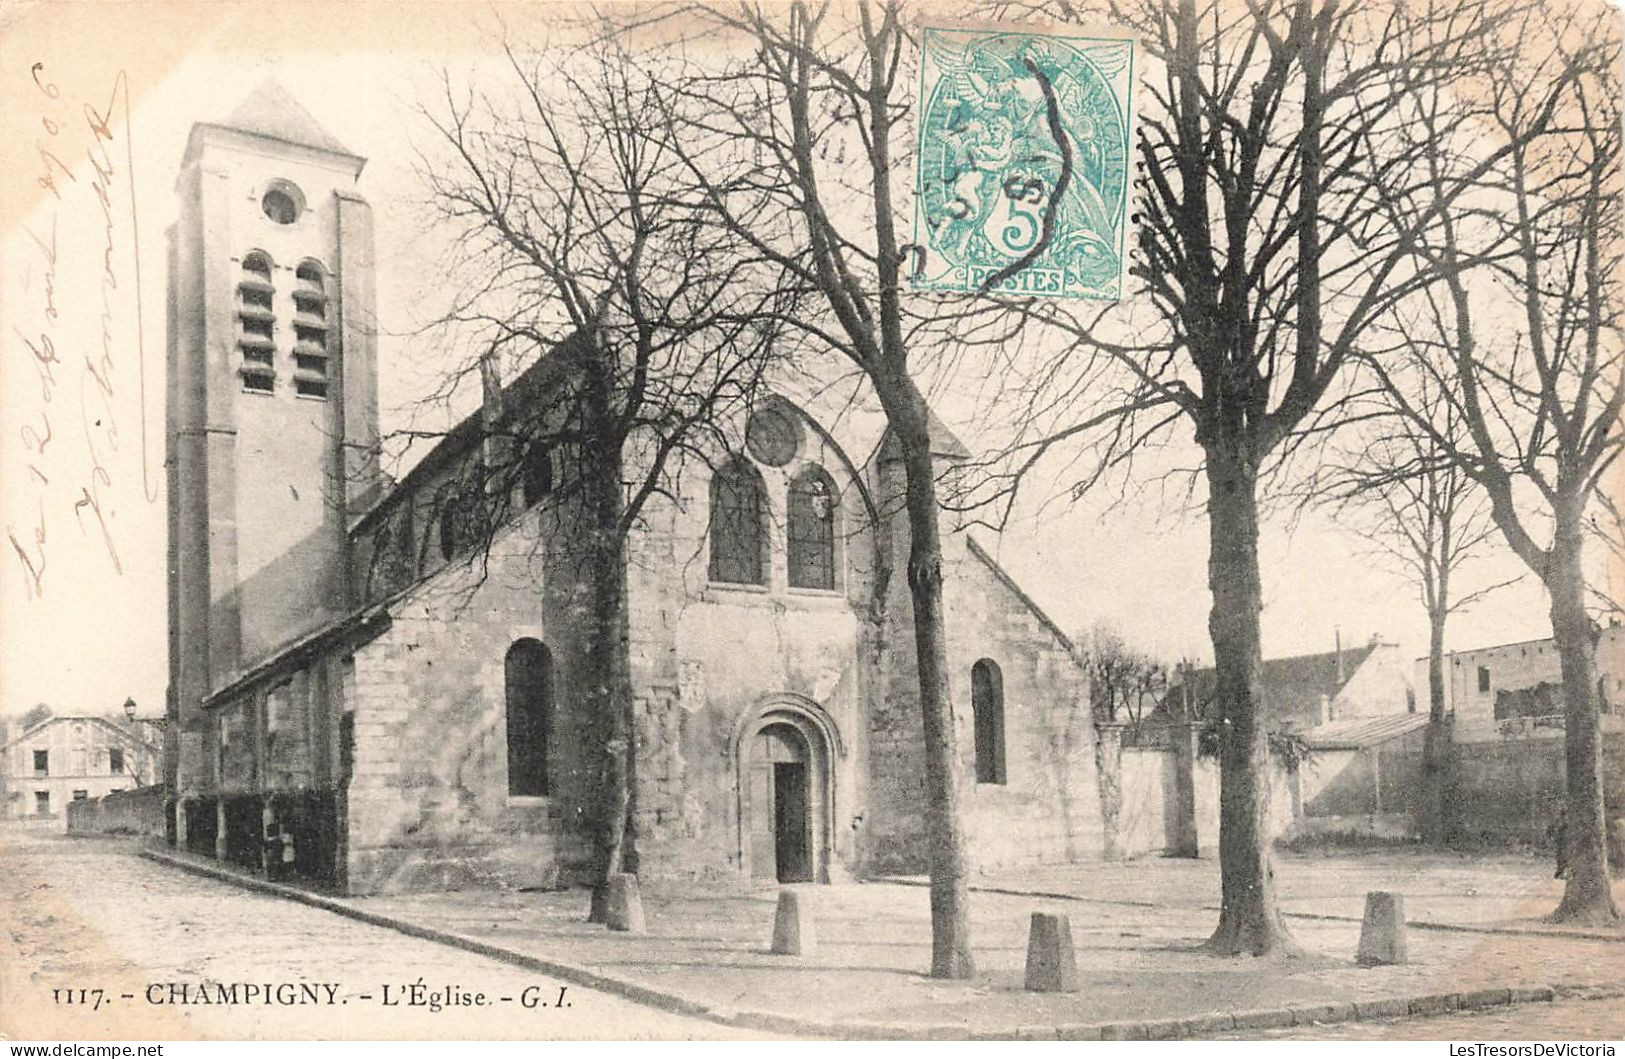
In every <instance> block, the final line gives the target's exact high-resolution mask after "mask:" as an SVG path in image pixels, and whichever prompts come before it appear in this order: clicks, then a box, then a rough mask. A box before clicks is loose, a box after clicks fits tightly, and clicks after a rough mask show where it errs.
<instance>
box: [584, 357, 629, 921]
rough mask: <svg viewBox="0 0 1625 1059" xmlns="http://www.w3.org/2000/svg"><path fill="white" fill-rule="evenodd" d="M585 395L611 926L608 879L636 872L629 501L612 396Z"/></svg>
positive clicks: (602, 820)
mask: <svg viewBox="0 0 1625 1059" xmlns="http://www.w3.org/2000/svg"><path fill="white" fill-rule="evenodd" d="M585 389H586V391H587V392H585V393H584V394H583V402H582V403H583V406H584V407H585V408H586V409H588V413H589V414H588V417H587V418H589V420H591V421H596V422H597V423H598V424H599V425H600V426H601V427H603V429H601V430H600V432H599V433H600V437H599V440H598V441H597V442H596V443H594V444H593V445H592V446H591V447H590V448H589V449H588V450H587V451H584V452H583V453H582V454H581V473H582V490H583V498H584V507H585V509H586V511H585V515H586V519H587V520H588V526H587V536H588V538H589V540H588V543H587V554H586V556H585V563H584V566H585V568H586V575H587V585H588V593H589V599H588V610H589V615H590V616H589V619H588V625H589V628H590V633H589V636H590V639H589V640H588V643H587V650H586V665H587V672H586V674H585V680H586V684H587V689H588V690H587V701H588V702H589V703H591V704H592V707H593V716H594V727H595V728H596V729H597V730H599V731H601V732H602V733H603V740H604V741H603V745H602V755H603V757H602V764H601V767H600V768H601V771H600V774H599V784H598V820H597V830H598V836H597V838H598V853H599V865H600V871H599V875H598V879H597V883H596V885H595V886H594V887H593V895H592V904H591V908H590V910H589V912H588V917H587V918H588V920H589V921H590V922H594V923H601V922H604V921H605V920H606V919H607V913H608V907H607V897H608V884H609V877H610V876H611V875H613V874H615V873H617V872H621V871H628V870H636V850H635V839H636V834H635V832H633V831H632V830H631V829H630V828H629V827H628V821H629V819H630V817H631V815H632V808H633V806H632V767H633V763H632V758H633V747H632V660H631V642H630V641H631V631H630V624H629V619H628V614H627V600H626V593H627V585H626V534H625V531H624V527H623V526H622V525H621V520H622V515H623V512H624V508H625V503H626V498H625V496H624V494H623V493H622V484H621V477H622V475H621V471H622V467H621V458H622V457H621V440H620V437H619V435H618V433H617V432H616V431H615V430H614V428H613V426H611V425H610V424H611V422H612V413H611V408H610V404H609V400H608V392H607V389H604V388H603V387H598V386H595V385H594V384H593V383H591V382H589V383H588V384H587V386H586V388H585Z"/></svg>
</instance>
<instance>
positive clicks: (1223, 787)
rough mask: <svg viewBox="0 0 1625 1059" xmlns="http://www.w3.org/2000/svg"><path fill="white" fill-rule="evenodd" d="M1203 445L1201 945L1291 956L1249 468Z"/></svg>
mask: <svg viewBox="0 0 1625 1059" xmlns="http://www.w3.org/2000/svg"><path fill="white" fill-rule="evenodd" d="M1224 444H1225V439H1222V438H1221V439H1218V444H1210V445H1209V446H1208V447H1207V480H1208V512H1209V513H1208V525H1209V533H1210V549H1211V550H1210V552H1209V556H1208V586H1209V587H1210V588H1211V589H1212V591H1213V611H1212V613H1211V615H1210V616H1209V618H1208V632H1209V634H1210V635H1211V636H1212V638H1213V658H1214V665H1215V669H1216V673H1217V689H1216V692H1217V705H1218V721H1219V820H1220V823H1219V877H1220V911H1219V925H1218V927H1217V929H1215V930H1214V932H1213V936H1212V937H1210V938H1209V939H1208V941H1207V947H1208V949H1209V950H1210V951H1212V952H1214V953H1216V954H1218V955H1222V956H1234V955H1239V954H1241V953H1251V954H1253V955H1254V956H1262V955H1264V954H1266V953H1280V954H1282V955H1288V956H1291V955H1297V954H1299V953H1300V952H1301V951H1302V950H1301V949H1300V948H1299V946H1298V943H1297V941H1296V939H1294V938H1293V937H1292V934H1291V933H1290V932H1289V931H1288V930H1287V928H1286V924H1285V922H1284V921H1283V920H1282V918H1281V913H1280V909H1279V907H1278V906H1277V903H1276V895H1275V872H1274V867H1273V865H1272V863H1271V859H1272V858H1271V854H1270V836H1269V801H1270V798H1269V794H1270V791H1269V742H1268V738H1267V734H1266V731H1265V727H1264V723H1263V721H1264V718H1263V717H1261V716H1260V706H1261V705H1262V696H1261V694H1260V693H1261V691H1262V680H1261V675H1262V670H1263V649H1262V645H1261V642H1260V633H1259V612H1260V609H1261V607H1262V588H1261V584H1260V579H1259V570H1258V498H1257V493H1256V488H1257V483H1258V473H1257V469H1256V468H1254V467H1253V466H1251V465H1250V464H1248V463H1247V462H1246V461H1245V460H1244V459H1239V458H1237V457H1236V456H1234V455H1233V454H1231V453H1228V452H1224V451H1221V447H1222V446H1224Z"/></svg>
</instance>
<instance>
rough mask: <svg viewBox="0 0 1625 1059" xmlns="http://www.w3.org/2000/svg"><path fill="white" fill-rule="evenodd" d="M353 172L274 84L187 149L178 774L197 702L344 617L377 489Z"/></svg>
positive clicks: (173, 257) (174, 534)
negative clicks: (353, 534) (358, 545)
mask: <svg viewBox="0 0 1625 1059" xmlns="http://www.w3.org/2000/svg"><path fill="white" fill-rule="evenodd" d="M365 164H366V160H365V159H363V158H361V157H359V156H357V155H355V154H353V153H352V152H351V151H350V150H349V149H347V148H346V147H345V146H344V145H343V144H341V143H340V142H338V141H337V140H336V139H334V138H333V136H332V135H331V134H329V133H328V132H327V131H326V130H324V129H323V128H322V127H321V126H320V125H318V124H317V123H316V121H315V119H313V118H312V117H311V116H310V114H308V113H307V112H306V111H305V110H304V108H302V107H301V106H300V105H299V104H298V103H297V102H295V101H294V99H293V98H292V97H291V96H290V95H289V94H288V93H287V92H286V91H285V90H284V89H282V88H281V87H280V86H279V85H277V84H276V83H275V82H266V83H265V84H262V85H261V86H260V87H259V88H258V89H256V90H255V91H254V92H253V93H252V94H251V95H249V96H248V98H247V99H245V100H244V101H243V102H242V104H241V105H240V106H239V107H238V108H237V110H236V111H235V112H234V113H233V114H232V115H231V117H230V118H228V119H227V120H225V121H223V122H221V123H219V124H198V125H194V126H193V127H192V132H191V135H190V137H189V138H188V140H187V144H186V153H185V156H184V158H183V159H182V162H181V170H180V176H179V178H178V180H177V183H176V192H177V194H178V196H179V199H180V208H179V214H178V217H177V219H176V222H175V224H174V226H173V227H172V228H171V229H170V231H169V318H168V325H169V326H168V333H169V348H168V368H169V374H168V388H169V389H168V424H167V454H166V466H167V473H168V485H169V686H170V695H171V707H170V708H171V712H172V719H173V722H174V726H175V727H176V728H177V729H178V730H179V731H180V732H182V733H183V745H182V746H181V747H180V748H179V749H180V756H181V758H182V759H183V761H184V759H185V758H186V757H187V747H186V746H185V745H184V733H185V732H187V731H191V730H195V729H196V727H197V723H198V721H199V719H200V714H199V712H198V711H199V708H200V704H201V702H202V700H203V699H204V698H205V697H206V696H207V695H208V694H210V693H211V692H213V691H215V690H218V689H219V688H221V687H223V686H225V685H226V684H228V683H230V682H231V681H232V680H233V679H234V678H235V677H237V676H238V675H239V674H241V673H242V672H244V671H245V670H247V669H249V668H251V667H252V666H253V665H254V664H255V663H256V662H258V661H260V660H262V659H264V658H266V657H268V656H269V655H271V654H273V653H275V652H276V651H277V650H278V649H279V648H280V647H282V646H284V645H286V644H288V643H290V642H292V641H294V640H297V639H298V638H299V637H300V636H301V635H303V634H305V633H308V632H310V631H311V630H313V629H315V628H317V627H319V626H321V625H322V624H324V623H326V622H328V621H331V620H332V619H334V618H336V617H338V616H340V615H341V614H343V613H345V612H346V611H347V610H348V609H349V608H350V606H351V605H352V604H353V602H354V600H353V598H352V595H351V592H350V586H349V583H348V582H349V562H348V555H347V537H346V526H347V523H348V521H349V519H350V518H351V517H352V516H353V515H354V514H356V513H358V512H359V510H360V509H361V507H362V505H364V504H366V503H368V502H370V500H371V498H372V496H373V494H374V493H375V491H376V489H377V480H378V474H377V456H376V450H377V440H378V396H377V394H378V376H377V364H376V349H375V335H376V327H375V318H374V308H373V268H374V256H373V235H372V211H371V208H370V207H369V206H368V205H367V203H366V202H365V201H364V200H362V199H361V198H360V197H359V196H358V195H357V194H356V192H355V184H356V180H357V178H358V177H359V176H360V173H361V169H362V167H363V166H364V165H365ZM182 771H183V773H184V772H185V771H187V770H186V768H185V766H184V765H183V767H182ZM181 782H182V784H183V785H184V784H185V782H186V780H185V777H184V775H183V777H182V780H181Z"/></svg>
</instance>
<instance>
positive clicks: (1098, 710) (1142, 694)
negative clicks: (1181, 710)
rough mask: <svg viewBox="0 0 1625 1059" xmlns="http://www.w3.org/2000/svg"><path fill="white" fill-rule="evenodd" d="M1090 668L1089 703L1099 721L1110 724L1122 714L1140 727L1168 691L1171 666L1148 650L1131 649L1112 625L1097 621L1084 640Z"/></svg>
mask: <svg viewBox="0 0 1625 1059" xmlns="http://www.w3.org/2000/svg"><path fill="white" fill-rule="evenodd" d="M1085 642H1087V643H1088V645H1089V647H1088V650H1087V652H1086V655H1085V658H1086V660H1087V662H1088V665H1089V702H1090V706H1091V708H1092V710H1093V713H1094V715H1095V720H1096V721H1101V722H1106V723H1111V722H1114V721H1116V720H1117V719H1118V717H1119V715H1120V714H1121V716H1123V717H1124V718H1126V719H1127V720H1128V721H1129V723H1131V724H1135V725H1138V724H1139V723H1140V722H1141V721H1142V720H1144V718H1145V715H1146V710H1147V708H1153V709H1154V708H1155V707H1156V705H1157V703H1158V702H1160V701H1161V699H1162V695H1163V694H1164V693H1165V692H1166V691H1167V689H1168V667H1167V666H1166V665H1164V664H1163V663H1162V662H1159V661H1158V660H1157V659H1156V658H1155V657H1154V656H1152V655H1151V654H1150V653H1148V652H1145V651H1140V650H1137V649H1135V648H1133V647H1130V646H1129V644H1128V642H1127V641H1126V640H1125V639H1124V638H1123V635H1122V634H1121V633H1119V632H1118V631H1117V630H1116V629H1115V628H1113V627H1112V626H1111V625H1108V624H1106V623H1105V622H1097V623H1096V624H1095V626H1094V628H1092V629H1091V630H1090V631H1089V636H1088V639H1087V640H1086V641H1085Z"/></svg>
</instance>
